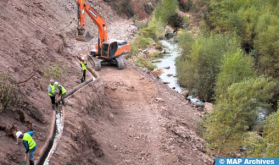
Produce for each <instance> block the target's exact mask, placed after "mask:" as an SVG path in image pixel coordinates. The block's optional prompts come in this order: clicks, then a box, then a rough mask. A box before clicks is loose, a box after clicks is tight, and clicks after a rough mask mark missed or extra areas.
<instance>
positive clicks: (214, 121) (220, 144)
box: [204, 77, 277, 156]
mask: <svg viewBox="0 0 279 165" xmlns="http://www.w3.org/2000/svg"><path fill="white" fill-rule="evenodd" d="M276 87H277V84H276V83H275V82H273V81H271V80H270V79H267V78H264V77H259V78H250V79H246V80H243V81H241V82H239V83H234V84H232V85H231V86H230V87H229V88H227V91H226V93H224V94H223V95H221V96H220V97H219V100H217V101H216V104H215V106H214V112H213V113H212V114H211V115H209V116H208V120H207V122H208V123H207V124H206V132H205V134H204V138H205V139H206V140H207V141H208V143H209V147H210V148H215V149H216V150H217V155H218V156H228V155H229V154H230V153H232V152H233V151H237V150H239V148H240V146H241V145H242V144H243V139H244V138H245V134H244V133H246V131H247V130H248V128H249V126H250V125H252V123H253V121H254V120H255V119H256V117H257V107H259V106H261V107H267V106H269V105H268V104H266V102H267V100H269V99H270V98H272V96H273V93H274V91H275V89H276Z"/></svg>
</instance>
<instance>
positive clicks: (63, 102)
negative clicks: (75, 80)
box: [61, 93, 66, 106]
mask: <svg viewBox="0 0 279 165" xmlns="http://www.w3.org/2000/svg"><path fill="white" fill-rule="evenodd" d="M65 96H66V93H64V94H63V95H61V101H62V105H63V106H64V105H65Z"/></svg>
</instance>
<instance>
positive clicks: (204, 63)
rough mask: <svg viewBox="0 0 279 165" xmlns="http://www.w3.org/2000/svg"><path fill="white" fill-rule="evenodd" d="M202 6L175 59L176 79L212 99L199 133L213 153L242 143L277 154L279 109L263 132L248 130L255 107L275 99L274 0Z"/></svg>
mask: <svg viewBox="0 0 279 165" xmlns="http://www.w3.org/2000/svg"><path fill="white" fill-rule="evenodd" d="M196 3H197V4H206V3H204V0H198V1H197V2H196ZM204 6H208V7H207V9H206V10H204V8H203V11H202V12H203V13H201V14H200V15H202V16H203V20H204V22H203V23H202V26H201V32H200V34H199V35H198V36H197V37H195V38H194V37H193V36H192V35H191V34H189V33H184V34H183V35H182V36H180V38H179V45H180V47H181V48H182V55H181V56H180V57H179V58H178V59H177V73H178V78H179V82H180V83H181V84H182V85H183V86H185V87H187V88H189V90H190V92H191V93H192V94H194V95H196V96H198V97H199V98H200V99H202V100H204V101H212V102H213V103H214V112H213V113H212V114H210V115H207V116H206V117H205V120H204V123H203V126H204V127H205V132H204V138H205V139H206V140H207V142H208V144H209V148H210V149H215V151H216V152H217V155H218V156H231V155H232V154H233V153H235V152H239V149H240V147H241V146H245V147H247V148H248V151H247V155H246V156H256V157H259V156H260V157H279V152H278V151H277V150H278V149H277V148H276V146H278V144H277V143H278V132H277V131H276V130H275V129H276V128H278V127H279V118H278V112H276V113H274V114H273V115H271V116H270V117H269V118H268V119H267V120H266V124H265V126H264V132H263V137H261V136H259V135H258V133H257V132H251V127H253V123H254V121H255V120H256V118H257V115H256V114H257V113H258V109H259V107H268V106H270V104H271V103H274V100H275V99H278V84H277V82H278V78H279V72H278V70H279V58H278V54H279V49H278V43H279V35H278V33H277V32H278V30H279V18H278V14H279V10H278V9H279V2H278V1H277V0H276V1H275V0H266V1H262V0H234V1H228V0H210V1H208V2H207V5H204ZM193 11H194V12H199V11H198V10H197V9H195V10H193ZM204 12H205V13H204ZM194 14H196V15H197V13H194ZM194 14H193V15H194ZM271 100H272V101H273V102H271ZM276 151H277V152H276Z"/></svg>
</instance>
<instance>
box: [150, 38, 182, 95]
mask: <svg viewBox="0 0 279 165" xmlns="http://www.w3.org/2000/svg"><path fill="white" fill-rule="evenodd" d="M161 43H162V45H163V48H164V50H165V54H164V56H162V57H161V58H158V62H154V64H155V65H156V66H157V67H158V68H164V67H168V66H169V67H170V68H169V69H164V73H163V74H162V75H161V76H160V79H161V80H162V81H163V82H169V84H168V86H169V87H170V88H173V87H175V89H174V90H176V91H177V92H179V93H180V92H182V91H183V88H182V87H180V85H179V83H178V79H177V77H176V76H175V75H176V66H175V59H176V57H178V56H179V55H180V50H179V49H178V45H177V43H175V42H174V40H173V39H170V40H161ZM168 74H172V75H173V76H167V75H168Z"/></svg>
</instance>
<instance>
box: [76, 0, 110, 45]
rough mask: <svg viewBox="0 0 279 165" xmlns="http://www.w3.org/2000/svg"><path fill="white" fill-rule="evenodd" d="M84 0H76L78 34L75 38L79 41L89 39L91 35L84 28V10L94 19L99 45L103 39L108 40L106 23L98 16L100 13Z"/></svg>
mask: <svg viewBox="0 0 279 165" xmlns="http://www.w3.org/2000/svg"><path fill="white" fill-rule="evenodd" d="M84 1H85V0H77V5H78V28H77V29H78V34H77V35H76V39H77V40H79V41H85V42H87V41H90V40H91V39H92V38H93V37H92V36H91V35H90V33H89V32H88V31H86V30H85V28H84V25H85V12H86V13H87V14H88V16H89V17H90V18H91V19H92V20H93V21H94V23H95V24H96V25H97V27H98V30H99V38H100V42H101V45H102V44H103V42H104V41H106V40H108V36H107V24H106V21H105V20H104V19H103V18H102V17H101V16H100V14H99V13H98V12H97V11H96V10H94V9H93V8H92V7H91V6H90V5H88V4H86V3H85V2H84Z"/></svg>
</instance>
